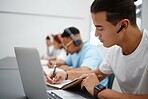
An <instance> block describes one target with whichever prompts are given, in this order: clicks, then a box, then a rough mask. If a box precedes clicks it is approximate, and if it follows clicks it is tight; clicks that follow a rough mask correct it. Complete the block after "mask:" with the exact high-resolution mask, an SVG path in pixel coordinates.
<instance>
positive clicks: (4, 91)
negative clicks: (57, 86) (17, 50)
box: [0, 57, 94, 99]
mask: <svg viewBox="0 0 148 99" xmlns="http://www.w3.org/2000/svg"><path fill="white" fill-rule="evenodd" d="M47 89H48V90H51V89H53V88H51V87H47ZM68 91H70V92H73V93H76V94H79V95H81V96H83V97H85V98H87V99H92V98H94V97H92V96H91V95H90V94H89V93H87V92H84V91H82V90H68ZM0 99H26V97H25V93H24V90H23V86H22V81H21V78H20V74H19V70H18V66H17V62H16V58H14V57H6V58H4V59H1V60H0Z"/></svg>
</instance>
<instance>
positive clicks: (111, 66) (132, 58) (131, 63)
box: [99, 30, 148, 94]
mask: <svg viewBox="0 0 148 99" xmlns="http://www.w3.org/2000/svg"><path fill="white" fill-rule="evenodd" d="M99 69H100V70H101V71H102V72H103V73H105V74H111V73H114V74H115V76H116V79H117V81H118V83H119V86H120V88H121V90H122V92H123V93H128V94H148V31H146V30H144V31H143V35H142V39H141V42H140V44H139V46H138V47H137V49H136V50H135V51H134V52H133V53H132V54H130V55H123V54H122V49H121V48H120V47H117V46H114V47H113V48H111V50H110V52H109V53H108V55H107V57H106V59H105V61H104V62H103V64H102V65H101V66H100V67H99Z"/></svg>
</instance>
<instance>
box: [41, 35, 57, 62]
mask: <svg viewBox="0 0 148 99" xmlns="http://www.w3.org/2000/svg"><path fill="white" fill-rule="evenodd" d="M52 39H53V38H52V35H49V36H47V37H46V48H47V49H46V51H47V53H46V55H44V56H43V57H42V59H46V60H48V59H49V57H52V56H55V55H56V53H57V50H56V49H55V48H54V46H53V40H52Z"/></svg>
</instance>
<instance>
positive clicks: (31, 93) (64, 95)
mask: <svg viewBox="0 0 148 99" xmlns="http://www.w3.org/2000/svg"><path fill="white" fill-rule="evenodd" d="M14 49H15V54H16V59H17V63H18V68H19V72H20V76H21V80H22V84H23V88H24V92H25V94H26V97H27V98H29V99H86V98H84V97H82V96H80V95H77V94H74V93H71V92H68V91H65V90H48V91H47V89H46V84H45V77H44V75H43V70H42V67H41V63H40V57H39V54H38V51H37V49H35V48H22V47H15V48H14Z"/></svg>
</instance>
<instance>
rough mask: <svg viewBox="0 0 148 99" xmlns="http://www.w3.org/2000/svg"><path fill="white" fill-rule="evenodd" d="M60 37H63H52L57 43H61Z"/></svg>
mask: <svg viewBox="0 0 148 99" xmlns="http://www.w3.org/2000/svg"><path fill="white" fill-rule="evenodd" d="M58 35H61V34H57V35H52V36H53V39H54V40H55V41H56V42H58V43H61V39H60V38H59V37H58Z"/></svg>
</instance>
